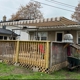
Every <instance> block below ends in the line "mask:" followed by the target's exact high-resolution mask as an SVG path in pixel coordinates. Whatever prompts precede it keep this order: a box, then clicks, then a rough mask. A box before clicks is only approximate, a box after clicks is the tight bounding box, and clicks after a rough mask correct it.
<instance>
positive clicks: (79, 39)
mask: <svg viewBox="0 0 80 80" xmlns="http://www.w3.org/2000/svg"><path fill="white" fill-rule="evenodd" d="M78 44H80V32H78Z"/></svg>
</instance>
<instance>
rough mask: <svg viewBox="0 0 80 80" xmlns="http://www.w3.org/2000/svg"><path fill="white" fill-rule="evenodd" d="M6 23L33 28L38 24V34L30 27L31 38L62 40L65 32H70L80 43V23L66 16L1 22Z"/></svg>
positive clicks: (76, 41) (75, 41)
mask: <svg viewBox="0 0 80 80" xmlns="http://www.w3.org/2000/svg"><path fill="white" fill-rule="evenodd" d="M4 25H6V26H14V25H26V26H33V28H34V26H36V28H39V29H38V35H37V31H36V30H31V29H30V30H29V36H30V40H36V37H38V39H39V40H49V41H62V40H63V36H64V34H67V33H70V34H72V35H73V41H74V43H77V44H80V24H78V23H77V22H75V21H72V20H69V19H67V18H65V17H56V18H47V19H36V20H22V21H12V22H3V23H0V26H4ZM23 37H25V36H23Z"/></svg>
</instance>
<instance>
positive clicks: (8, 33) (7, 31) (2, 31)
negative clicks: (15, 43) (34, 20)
mask: <svg viewBox="0 0 80 80" xmlns="http://www.w3.org/2000/svg"><path fill="white" fill-rule="evenodd" d="M0 34H6V35H12V34H13V36H19V35H18V34H16V33H14V32H13V33H12V31H11V30H8V29H3V28H0Z"/></svg>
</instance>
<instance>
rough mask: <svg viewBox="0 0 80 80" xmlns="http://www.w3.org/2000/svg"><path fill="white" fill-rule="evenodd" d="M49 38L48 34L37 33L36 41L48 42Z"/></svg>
mask: <svg viewBox="0 0 80 80" xmlns="http://www.w3.org/2000/svg"><path fill="white" fill-rule="evenodd" d="M47 37H48V34H47V32H38V35H37V33H35V39H36V40H47Z"/></svg>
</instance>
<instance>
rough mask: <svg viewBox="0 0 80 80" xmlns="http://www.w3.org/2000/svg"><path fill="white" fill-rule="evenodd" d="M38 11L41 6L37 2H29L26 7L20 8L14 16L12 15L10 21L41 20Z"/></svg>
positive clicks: (40, 14)
mask: <svg viewBox="0 0 80 80" xmlns="http://www.w3.org/2000/svg"><path fill="white" fill-rule="evenodd" d="M40 9H41V4H40V3H39V2H29V3H28V4H27V5H26V6H20V8H19V9H18V11H17V12H16V14H12V16H11V19H10V20H17V19H40V18H43V15H42V13H41V11H40Z"/></svg>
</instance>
